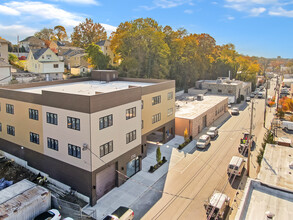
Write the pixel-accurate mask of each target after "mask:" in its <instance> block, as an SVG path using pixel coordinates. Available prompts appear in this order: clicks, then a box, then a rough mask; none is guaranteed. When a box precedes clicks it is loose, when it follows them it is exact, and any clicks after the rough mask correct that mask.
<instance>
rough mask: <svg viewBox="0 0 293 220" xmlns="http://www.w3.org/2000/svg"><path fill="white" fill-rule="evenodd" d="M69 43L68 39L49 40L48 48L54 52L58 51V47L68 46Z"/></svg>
mask: <svg viewBox="0 0 293 220" xmlns="http://www.w3.org/2000/svg"><path fill="white" fill-rule="evenodd" d="M70 46H71V43H70V42H69V41H51V42H50V45H49V48H50V49H51V50H52V51H53V52H55V53H59V48H62V47H70Z"/></svg>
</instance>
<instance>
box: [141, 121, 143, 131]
mask: <svg viewBox="0 0 293 220" xmlns="http://www.w3.org/2000/svg"><path fill="white" fill-rule="evenodd" d="M141 129H143V120H141Z"/></svg>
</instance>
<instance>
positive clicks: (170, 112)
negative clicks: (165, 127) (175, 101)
mask: <svg viewBox="0 0 293 220" xmlns="http://www.w3.org/2000/svg"><path fill="white" fill-rule="evenodd" d="M170 115H173V108H169V109H168V116H170Z"/></svg>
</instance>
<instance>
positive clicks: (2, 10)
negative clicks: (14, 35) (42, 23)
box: [0, 5, 20, 15]
mask: <svg viewBox="0 0 293 220" xmlns="http://www.w3.org/2000/svg"><path fill="white" fill-rule="evenodd" d="M0 14H5V15H20V12H19V11H17V10H15V9H13V8H10V7H7V6H5V5H0Z"/></svg>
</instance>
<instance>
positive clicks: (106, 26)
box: [100, 23, 117, 36]
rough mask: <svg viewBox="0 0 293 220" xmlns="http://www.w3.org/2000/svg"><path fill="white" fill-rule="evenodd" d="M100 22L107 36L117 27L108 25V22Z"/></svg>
mask: <svg viewBox="0 0 293 220" xmlns="http://www.w3.org/2000/svg"><path fill="white" fill-rule="evenodd" d="M100 24H101V25H102V26H103V27H104V28H105V30H106V32H107V35H108V36H110V35H111V33H112V32H113V31H116V29H117V27H115V26H112V25H109V24H103V23H100Z"/></svg>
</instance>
